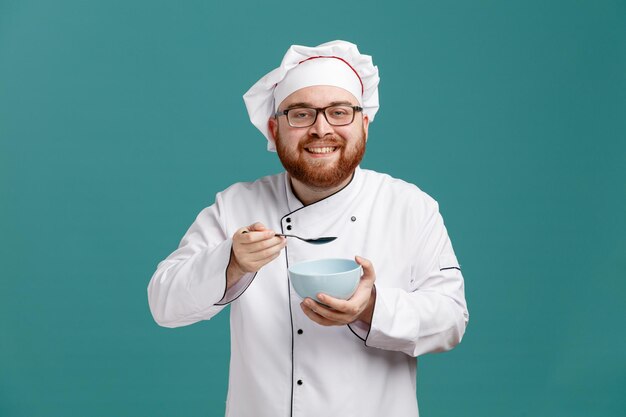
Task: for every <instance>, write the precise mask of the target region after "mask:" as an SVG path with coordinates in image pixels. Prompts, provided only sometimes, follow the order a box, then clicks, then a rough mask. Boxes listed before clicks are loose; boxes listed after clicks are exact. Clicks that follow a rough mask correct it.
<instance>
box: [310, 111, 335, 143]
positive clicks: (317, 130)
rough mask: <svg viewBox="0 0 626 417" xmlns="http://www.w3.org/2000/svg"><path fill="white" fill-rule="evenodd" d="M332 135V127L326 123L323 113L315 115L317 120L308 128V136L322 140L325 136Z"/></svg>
mask: <svg viewBox="0 0 626 417" xmlns="http://www.w3.org/2000/svg"><path fill="white" fill-rule="evenodd" d="M333 133H334V130H333V126H332V125H331V124H329V123H328V121H327V120H326V116H324V113H323V112H319V113H318V114H317V119H316V120H315V123H313V124H312V125H311V126H310V127H309V134H310V135H311V136H313V137H319V138H323V137H324V136H326V135H332V134H333Z"/></svg>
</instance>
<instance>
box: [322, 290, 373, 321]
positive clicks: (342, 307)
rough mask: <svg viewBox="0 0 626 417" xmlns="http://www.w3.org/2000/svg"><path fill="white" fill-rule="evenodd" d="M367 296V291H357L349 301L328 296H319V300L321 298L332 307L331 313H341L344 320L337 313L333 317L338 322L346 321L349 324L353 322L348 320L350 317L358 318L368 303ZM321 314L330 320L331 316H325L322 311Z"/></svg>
mask: <svg viewBox="0 0 626 417" xmlns="http://www.w3.org/2000/svg"><path fill="white" fill-rule="evenodd" d="M366 294H367V293H366V292H365V291H363V292H359V291H358V290H357V292H355V293H354V295H353V296H352V297H351V298H350V299H349V300H341V299H339V298H334V297H331V296H330V295H327V294H319V295H318V296H317V298H319V300H320V301H321V302H322V303H324V304H325V305H327V306H328V307H330V308H331V309H332V310H331V311H335V312H338V313H340V315H342V316H343V318H340V317H339V316H338V315H337V313H335V316H333V317H335V318H336V319H338V320H341V319H344V320H347V321H348V322H349V321H351V320H348V319H349V318H350V317H355V316H358V315H359V313H360V312H361V309H362V306H363V305H365V304H366V303H367V297H366ZM316 311H317V310H316ZM319 314H322V315H324V316H326V317H329V318H330V316H328V315H326V314H324V312H321V311H320V312H319Z"/></svg>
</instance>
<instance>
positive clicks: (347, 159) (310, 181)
mask: <svg viewBox="0 0 626 417" xmlns="http://www.w3.org/2000/svg"><path fill="white" fill-rule="evenodd" d="M317 141H319V139H316V138H308V139H307V140H306V141H304V142H303V143H302V144H301V145H300V146H299V148H298V151H299V155H298V156H294V155H292V154H289V153H288V152H287V151H286V149H285V147H284V146H283V144H282V139H281V137H280V135H278V134H277V137H276V152H277V153H278V158H280V162H282V164H283V166H284V167H285V170H286V171H287V172H288V173H289V175H291V176H292V177H293V178H295V179H297V180H298V181H300V182H302V183H304V184H306V185H308V186H311V187H316V188H322V189H323V188H331V187H336V186H338V185H339V184H341V183H342V182H343V181H345V180H346V179H347V178H348V177H350V176H351V175H352V173H353V172H354V170H355V169H356V167H357V166H358V165H359V164H360V163H361V160H362V159H363V155H364V154H365V131H363V132H362V133H361V135H360V138H359V139H358V141H357V142H356V143H355V145H354V147H353V148H351V149H346V141H345V139H343V138H341V137H338V136H333V137H332V138H324V144H329V146H333V144H336V145H337V146H338V147H339V152H340V155H339V160H338V161H337V162H334V163H333V164H332V165H331V166H325V165H326V164H325V163H323V162H321V163H319V164H316V163H315V162H314V161H313V162H310V161H305V160H304V159H303V158H302V155H303V153H304V152H307V151H306V150H305V149H304V148H306V147H307V146H309V145H311V144H314V143H316V142H317Z"/></svg>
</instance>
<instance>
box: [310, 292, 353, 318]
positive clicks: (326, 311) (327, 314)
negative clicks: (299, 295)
mask: <svg viewBox="0 0 626 417" xmlns="http://www.w3.org/2000/svg"><path fill="white" fill-rule="evenodd" d="M303 303H304V305H305V306H306V307H307V308H308V309H310V310H311V311H313V312H314V313H315V314H317V315H318V316H321V317H324V318H325V319H327V320H330V321H332V322H335V323H342V324H345V323H348V322H349V321H350V320H349V317H347V315H345V314H343V313H342V312H340V311H337V310H333V309H331V308H328V307H326V306H324V305H322V304H320V303H318V302H316V301H315V300H313V299H311V298H307V299H305V300H304V301H303Z"/></svg>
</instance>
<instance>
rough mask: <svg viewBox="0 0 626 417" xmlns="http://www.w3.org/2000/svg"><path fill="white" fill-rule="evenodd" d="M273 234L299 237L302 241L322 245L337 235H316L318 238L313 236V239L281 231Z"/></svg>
mask: <svg viewBox="0 0 626 417" xmlns="http://www.w3.org/2000/svg"><path fill="white" fill-rule="evenodd" d="M274 236H284V237H295V238H296V239H300V240H302V241H303V242H307V243H311V244H313V245H323V244H324V243H329V242H332V241H333V240H335V239H337V237H335V236H326V237H318V238H315V239H305V238H303V237H300V236H296V235H285V234H282V233H276V234H275V235H274Z"/></svg>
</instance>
